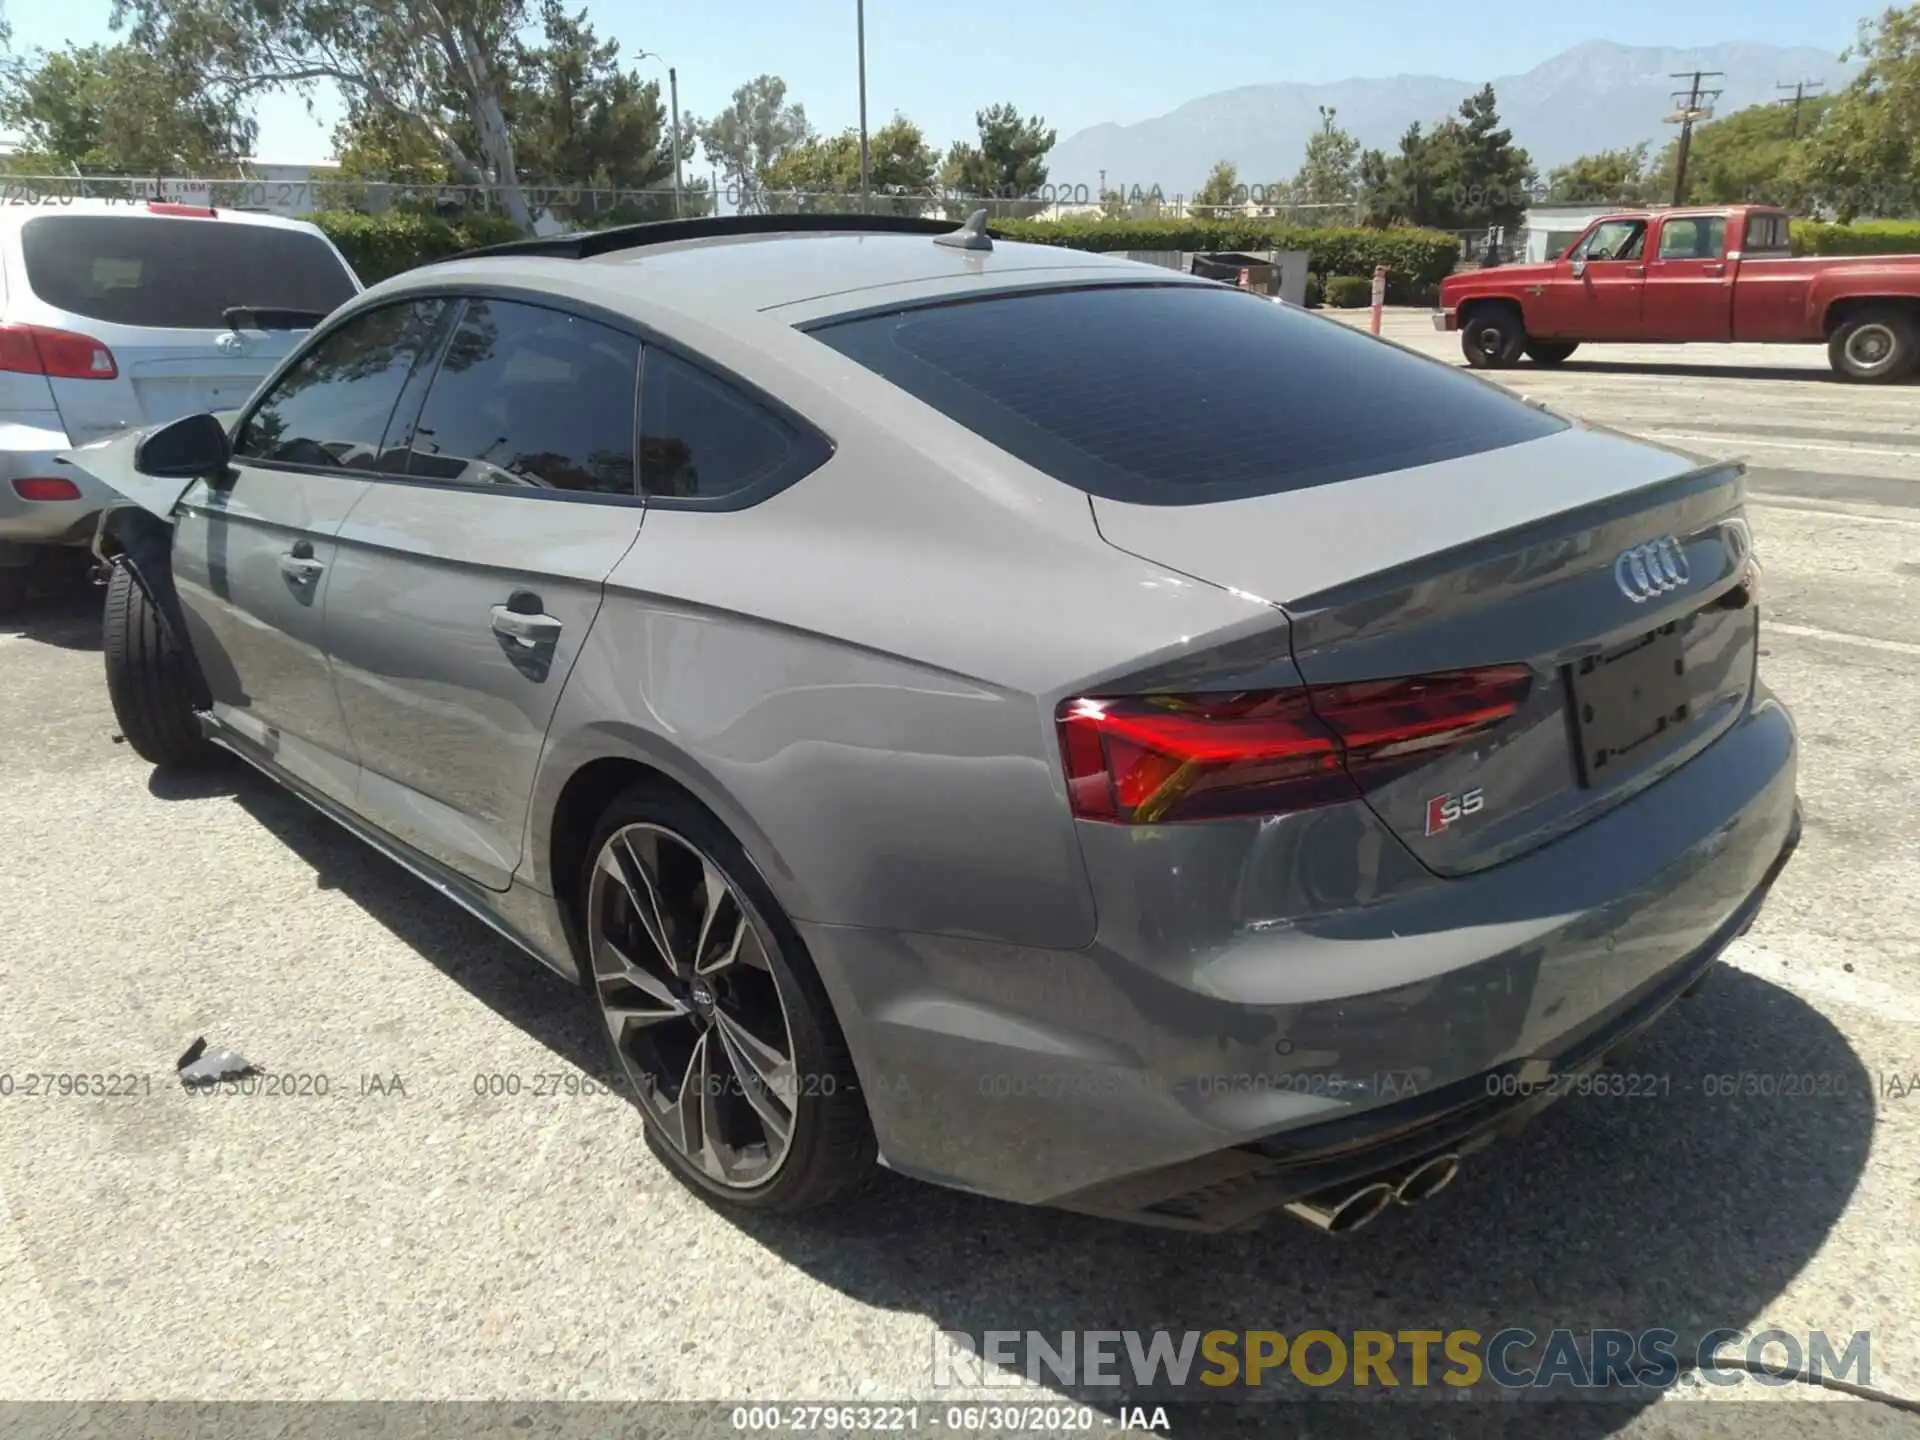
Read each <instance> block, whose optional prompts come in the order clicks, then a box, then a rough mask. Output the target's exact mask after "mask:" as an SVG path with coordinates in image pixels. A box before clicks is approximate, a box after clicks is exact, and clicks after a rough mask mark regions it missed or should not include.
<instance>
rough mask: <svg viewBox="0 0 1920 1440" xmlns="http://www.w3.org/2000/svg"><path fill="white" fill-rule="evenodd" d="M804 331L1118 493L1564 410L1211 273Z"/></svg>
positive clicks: (1454, 444)
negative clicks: (1211, 278) (1216, 280)
mask: <svg viewBox="0 0 1920 1440" xmlns="http://www.w3.org/2000/svg"><path fill="white" fill-rule="evenodd" d="M809 333H811V334H812V335H813V336H814V338H815V339H818V340H820V341H822V342H823V343H825V344H827V345H830V346H832V347H833V348H834V349H835V350H838V351H839V352H840V353H841V354H843V355H845V356H847V357H848V358H849V359H852V360H855V361H858V362H859V363H860V364H862V365H864V366H866V367H867V368H868V369H869V370H872V371H874V372H876V373H877V374H879V375H880V376H881V377H883V378H884V379H886V380H889V381H891V382H892V383H893V384H895V385H897V386H899V387H900V388H901V389H903V390H905V391H907V392H908V393H909V394H911V395H913V396H915V397H917V398H918V399H920V400H922V401H924V402H925V403H926V404H928V405H931V406H932V407H933V408H934V409H936V410H938V411H940V412H941V413H942V414H944V415H946V416H947V417H948V418H949V419H951V420H955V421H957V422H959V423H960V424H961V425H964V426H966V427H967V428H968V429H969V430H972V431H973V432H974V433H975V434H977V435H979V436H981V437H983V438H984V439H986V440H987V441H989V442H991V443H992V444H994V445H996V446H998V447H999V448H1000V449H1002V450H1004V451H1006V452H1008V453H1009V454H1011V455H1013V456H1015V457H1017V458H1018V459H1020V460H1022V461H1025V462H1026V463H1027V464H1029V465H1031V466H1033V467H1034V468H1035V469H1037V470H1040V471H1042V472H1044V473H1046V474H1048V475H1051V476H1053V477H1054V478H1055V479H1057V480H1060V481H1062V482H1064V483H1065V484H1068V485H1071V486H1074V487H1075V488H1076V489H1080V490H1084V491H1087V492H1088V493H1090V494H1093V495H1097V496H1101V497H1104V498H1106V499H1111V500H1124V501H1130V502H1133V503H1136V504H1144V505H1197V504H1206V503H1209V502H1213V501H1220V500H1239V499H1244V498H1247V497H1250V496H1255V495H1275V494H1280V493H1283V492H1286V491H1291V490H1305V489H1310V488H1312V487H1314V486H1317V485H1327V484H1333V483H1336V482H1339V481H1342V480H1351V479H1355V478H1357V477H1360V476H1365V475H1375V474H1380V473H1383V472H1386V471H1389V470H1402V469H1408V468H1411V467H1413V466H1418V465H1431V464H1435V463H1437V462H1439V461H1443V460H1453V459H1458V458H1460V457H1461V456H1465V455H1478V454H1482V453H1484V452H1486V451H1489V450H1497V449H1500V448H1501V447H1503V446H1507V445H1517V444H1519V443H1521V442H1523V441H1527V440H1534V439H1538V438H1540V437H1542V436H1545V435H1551V434H1554V433H1557V432H1559V431H1561V430H1564V429H1566V428H1567V422H1565V421H1564V420H1561V419H1559V418H1557V417H1556V416H1553V415H1550V414H1548V413H1546V412H1545V411H1542V410H1537V409H1534V408H1533V407H1532V406H1529V405H1526V404H1524V403H1522V402H1521V401H1519V400H1517V399H1515V398H1514V397H1513V396H1511V395H1508V394H1506V393H1505V392H1503V391H1501V390H1498V389H1496V388H1495V387H1494V386H1492V385H1489V384H1486V383H1484V382H1482V381H1480V380H1477V379H1474V378H1472V377H1470V376H1468V375H1465V374H1463V373H1462V372H1460V371H1458V370H1456V369H1454V368H1453V367H1452V366H1451V365H1444V364H1441V363H1439V362H1437V361H1433V360H1428V359H1425V358H1423V357H1420V356H1417V355H1412V354H1409V353H1408V352H1406V351H1404V350H1402V349H1399V348H1398V347H1396V346H1391V345H1383V344H1381V343H1379V342H1378V341H1376V340H1373V339H1372V338H1370V337H1369V336H1366V335H1363V334H1360V333H1358V332H1356V331H1354V330H1351V329H1349V328H1348V327H1346V326H1344V325H1341V324H1339V323H1337V322H1335V321H1331V320H1326V319H1323V318H1321V317H1319V316H1317V315H1313V314H1310V313H1308V312H1306V311H1303V310H1295V309H1292V308H1290V307H1288V306H1285V305H1275V304H1273V303H1272V302H1271V301H1269V300H1267V299H1266V298H1265V297H1262V296H1255V295H1248V294H1245V293H1243V292H1241V291H1238V290H1229V289H1225V288H1221V287H1218V286H1212V285H1151V284H1148V285H1124V286H1123V285H1112V286H1101V287H1089V288H1084V289H1073V290H1044V291H1039V292H1032V291H1028V292H1025V293H1015V294H1009V295H1000V296H994V297H987V298H982V299H978V300H967V301H961V302H957V303H950V304H943V305H927V306H921V307H916V308H910V309H902V310H895V311H889V312H885V313H881V314H877V315H864V316H855V317H851V318H848V319H846V320H839V321H827V322H823V323H821V324H819V325H817V326H812V327H809Z"/></svg>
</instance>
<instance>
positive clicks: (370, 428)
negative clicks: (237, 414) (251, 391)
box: [234, 299, 448, 470]
mask: <svg viewBox="0 0 1920 1440" xmlns="http://www.w3.org/2000/svg"><path fill="white" fill-rule="evenodd" d="M447 304H448V302H447V301H445V300H436V299H428V300H416V301H413V302H411V303H408V304H400V305H383V306H381V307H380V308H379V309H377V310H369V311H367V312H366V313H364V314H361V315H356V316H354V317H353V318H352V319H351V320H348V321H347V322H346V323H345V324H343V325H341V326H339V327H338V328H337V329H334V330H330V331H328V332H327V333H326V334H325V335H323V336H321V337H320V338H319V339H318V340H317V341H314V342H312V343H310V345H309V346H308V348H307V350H306V351H305V352H304V353H303V354H302V355H301V356H300V358H299V359H297V360H295V361H294V362H293V364H292V365H291V366H290V367H289V368H288V370H287V372H286V374H284V375H282V376H281V377H280V379H279V380H277V381H276V382H275V383H274V386H273V388H272V389H271V390H269V391H268V392H267V393H266V394H265V395H264V396H262V397H261V399H260V403H259V404H258V405H257V406H255V407H254V411H253V413H252V414H251V415H250V416H248V417H247V423H246V425H245V426H244V427H243V428H242V429H241V431H240V437H239V439H238V440H237V441H236V442H235V443H234V454H236V455H238V456H240V457H241V458H242V459H248V460H264V461H268V462H271V463H275V464H280V465H313V466H320V467H323V468H326V469H345V470H377V469H383V468H393V467H392V466H391V465H390V464H383V460H382V454H381V449H380V446H381V441H382V438H383V437H384V436H385V434H386V430H387V423H388V421H389V420H390V419H391V418H392V415H393V408H394V403H395V402H396V401H397V400H398V399H399V398H400V392H401V388H402V387H403V386H404V385H405V384H406V382H407V375H408V373H409V372H410V371H411V370H412V369H413V367H414V365H415V364H416V363H417V362H418V361H419V360H420V359H421V357H422V356H423V355H426V354H428V353H429V352H430V350H431V348H432V345H433V341H434V337H435V335H436V333H437V331H438V327H439V323H440V319H441V316H442V314H443V313H444V312H445V310H446V308H447Z"/></svg>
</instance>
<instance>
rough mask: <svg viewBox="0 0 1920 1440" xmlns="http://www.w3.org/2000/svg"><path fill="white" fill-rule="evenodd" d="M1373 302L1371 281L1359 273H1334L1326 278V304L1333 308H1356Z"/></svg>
mask: <svg viewBox="0 0 1920 1440" xmlns="http://www.w3.org/2000/svg"><path fill="white" fill-rule="evenodd" d="M1372 303H1373V281H1372V280H1370V279H1367V278H1366V277H1364V276H1360V275H1334V276H1330V277H1329V278H1328V280H1327V304H1329V305H1331V306H1332V307H1333V308H1334V309H1335V310H1358V309H1359V308H1360V307H1361V306H1362V305H1371V304H1372Z"/></svg>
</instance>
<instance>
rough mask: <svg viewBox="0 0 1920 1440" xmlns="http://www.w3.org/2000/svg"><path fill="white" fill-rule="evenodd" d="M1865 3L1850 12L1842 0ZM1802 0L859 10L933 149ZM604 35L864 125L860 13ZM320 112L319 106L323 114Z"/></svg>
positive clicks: (680, 24) (622, 6)
mask: <svg viewBox="0 0 1920 1440" xmlns="http://www.w3.org/2000/svg"><path fill="white" fill-rule="evenodd" d="M1856 4H1858V5H1860V6H1861V8H1860V9H1858V10H1856V9H1855V8H1854V7H1855V5H1856ZM1877 8H1878V7H1877V6H1870V5H1867V4H1864V3H1862V0H1854V3H1852V4H1848V3H1842V4H1834V3H1832V0H1825V3H1820V4H1809V3H1807V0H1685V3H1675V0H1610V3H1608V4H1605V5H1597V6H1594V5H1580V4H1558V5H1555V4H1547V5H1541V4H1533V5H1524V6H1522V7H1520V8H1516V7H1515V6H1514V5H1512V4H1474V3H1471V0H1470V3H1467V4H1464V5H1455V6H1446V5H1442V4H1437V3H1434V0H1375V3H1372V4H1365V5H1327V4H1311V5H1302V6H1286V5H1271V4H1266V5H1256V4H1253V3H1249V0H1185V3H1183V4H1173V3H1169V0H1102V3H1099V4H1095V3H1093V0H1077V3H1069V0H970V3H962V0H942V3H938V4H935V3H929V0H867V107H868V116H869V122H870V124H872V125H875V126H878V125H879V124H880V123H882V122H884V120H885V119H886V118H887V117H888V116H889V115H890V114H892V113H893V112H894V111H895V110H900V111H904V112H905V113H906V114H908V115H909V116H911V117H912V118H913V119H915V120H917V121H919V122H920V124H921V125H922V127H923V128H925V130H926V131H927V133H928V137H929V138H930V139H932V140H933V141H934V142H935V143H936V144H938V145H941V146H944V145H945V143H946V142H947V141H948V140H950V139H952V138H953V137H955V136H956V135H961V134H971V132H972V129H973V112H974V111H975V110H976V109H978V108H979V107H980V106H982V105H986V104H990V103H992V102H994V101H997V100H1010V101H1012V102H1013V103H1014V104H1015V105H1017V106H1018V107H1019V108H1020V109H1021V110H1022V111H1023V112H1026V113H1034V112H1037V113H1039V114H1042V115H1044V116H1045V117H1046V118H1047V120H1048V121H1049V123H1051V124H1052V125H1054V126H1055V127H1056V128H1057V129H1058V130H1059V132H1060V133H1061V135H1063V136H1065V135H1068V134H1071V133H1072V132H1073V131H1075V130H1078V129H1082V128H1084V127H1086V126H1088V125H1092V124H1096V123H1098V122H1100V121H1102V120H1117V121H1121V122H1123V123H1125V122H1131V121H1135V120H1142V119H1146V118H1148V117H1149V116H1153V115H1158V114H1163V113H1165V112H1166V111H1168V110H1171V109H1172V108H1174V107H1175V106H1176V105H1178V104H1180V103H1181V102H1183V101H1185V100H1190V99H1193V98H1194V97H1196V96H1199V95H1204V94H1207V93H1209V92H1211V91H1215V90H1225V89H1230V88H1232V87H1233V86H1236V85H1253V84H1259V83H1262V82H1266V81H1279V80H1295V81H1307V82H1319V81H1331V80H1341V79H1345V78H1348V77H1349V76H1355V75H1361V76H1373V75H1397V74H1409V73H1418V74H1429V75H1447V76H1452V77H1456V78H1459V79H1462V80H1479V79H1483V78H1487V79H1490V78H1492V77H1494V76H1497V75H1506V74H1513V73H1515V72H1518V71H1521V70H1526V69H1528V68H1530V67H1531V66H1533V65H1536V64H1538V63H1539V62H1540V61H1542V60H1544V59H1546V58H1548V57H1549V56H1552V55H1554V54H1557V53H1559V52H1560V51H1562V50H1565V49H1566V48H1568V47H1569V46H1571V45H1575V44H1578V43H1579V42H1580V41H1583V40H1594V39H1604V40H1615V41H1619V42H1621V43H1623V44H1629V45H1675V46H1687V45H1708V44H1714V43H1717V42H1720V41H1728V40H1745V41H1754V42H1759V43H1765V44H1775V45H1812V46H1817V47H1819V48H1821V49H1825V50H1830V51H1833V52H1836V53H1837V52H1838V51H1840V50H1841V49H1843V48H1844V47H1845V46H1846V45H1847V44H1848V42H1849V41H1850V40H1851V39H1852V38H1853V35H1854V30H1855V25H1856V22H1857V19H1858V17H1859V15H1861V14H1864V13H1866V12H1867V10H1868V9H1877ZM6 9H7V13H8V14H9V16H10V18H11V19H12V21H13V27H14V49H15V50H16V51H23V50H32V49H33V48H35V47H36V46H44V47H48V48H57V47H59V46H61V45H63V44H65V43H66V42H68V41H77V42H80V43H86V42H90V41H94V40H103V39H108V38H110V37H111V32H110V31H109V29H108V25H107V17H108V14H109V12H110V10H111V0H60V3H57V4H56V3H54V0H26V3H22V0H10V3H7V5H6ZM590 13H591V18H592V20H593V22H594V25H595V27H596V28H597V29H598V30H599V32H600V34H601V35H602V36H603V37H617V38H618V39H620V40H621V41H622V42H623V43H624V44H625V45H626V46H628V47H629V48H630V49H632V50H638V49H641V48H645V49H648V50H657V51H659V52H660V53H661V54H663V55H665V56H667V57H668V58H669V59H670V60H672V62H673V63H674V65H675V66H676V67H677V68H678V70H679V72H680V105H681V109H682V111H683V112H686V113H691V114H701V115H708V114H712V113H713V112H714V111H715V110H717V109H719V108H721V107H722V106H724V105H725V104H726V102H727V97H728V96H729V94H730V93H731V92H732V90H733V88H734V86H736V85H738V84H740V83H741V82H742V81H744V80H748V79H751V78H752V77H753V76H755V75H758V74H761V73H771V74H775V75H779V76H782V77H783V78H784V79H785V80H786V81H787V84H788V88H789V93H790V94H791V96H792V97H793V98H795V99H797V100H799V101H800V102H801V103H802V104H803V105H805V107H806V110H807V115H808V118H809V119H810V120H812V121H813V123H814V125H815V126H816V127H818V128H820V129H823V130H836V129H840V128H842V127H845V126H849V125H852V124H853V123H854V122H855V120H856V118H857V115H858V90H857V84H856V67H855V49H854V0H708V3H705V4H681V5H673V6H666V5H642V4H639V3H637V0H602V3H598V4H594V5H592V6H591V7H590ZM332 108H333V107H332V106H331V105H326V106H323V109H324V110H325V111H329V112H330V111H331V110H332ZM258 114H259V119H260V122H261V124H260V132H261V133H260V144H259V151H260V156H261V158H263V159H269V160H292V161H311V160H320V159H324V158H326V155H327V153H328V150H329V148H330V147H329V143H328V128H329V127H328V126H327V125H326V124H324V123H316V122H315V121H314V120H312V119H310V118H309V117H308V115H307V113H306V109H305V106H304V105H303V103H302V102H301V101H300V100H299V99H298V98H297V97H294V96H277V97H271V98H269V99H267V100H265V101H264V102H263V103H262V104H261V106H260V107H259V111H258Z"/></svg>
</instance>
